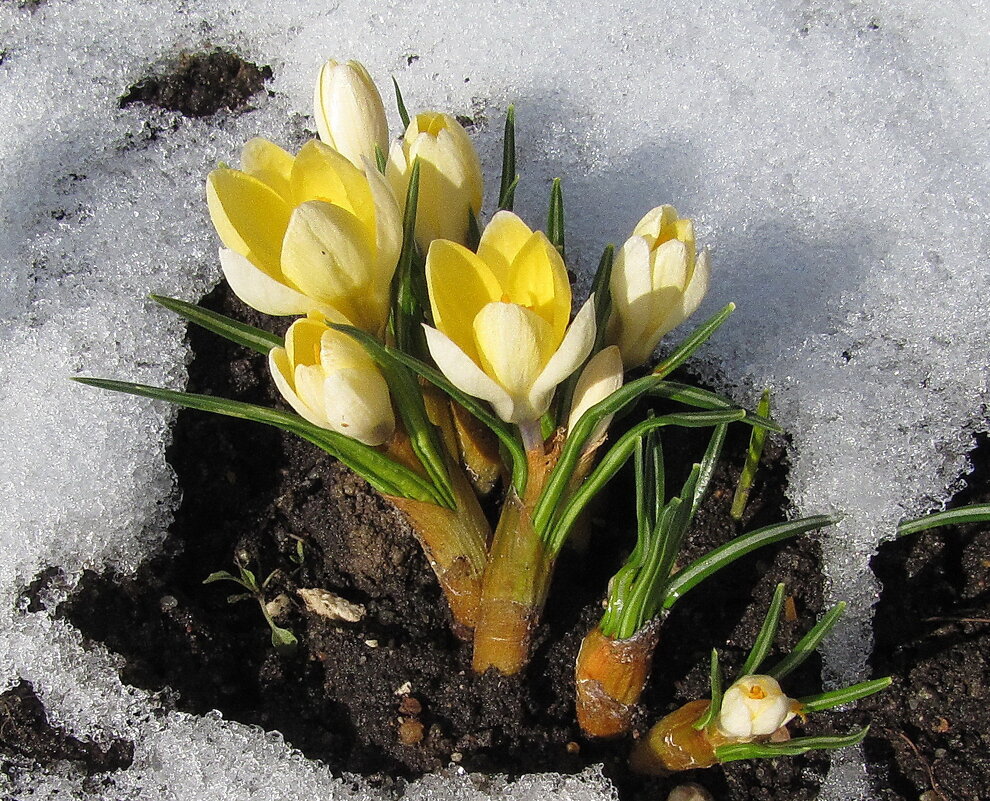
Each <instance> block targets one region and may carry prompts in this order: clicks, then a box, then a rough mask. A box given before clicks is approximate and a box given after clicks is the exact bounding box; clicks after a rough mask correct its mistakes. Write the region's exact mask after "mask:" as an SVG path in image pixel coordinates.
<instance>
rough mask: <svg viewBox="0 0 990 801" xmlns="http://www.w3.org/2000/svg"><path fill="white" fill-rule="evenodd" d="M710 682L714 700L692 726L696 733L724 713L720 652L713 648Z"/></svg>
mask: <svg viewBox="0 0 990 801" xmlns="http://www.w3.org/2000/svg"><path fill="white" fill-rule="evenodd" d="M708 682H709V684H710V686H711V693H712V700H711V703H710V704H708V709H706V710H705V711H704V713H703V714H702V715H701V716H700V717H699V718H698V719H697V720H696V721H695V722H694V723H693V724H692V726H693V728H694V729H695V730H696V731H701V730H702V729H704V728H707V727H708V726H711V725H712V724H713V723H714V722H715V718H717V717H718V713H719V712H721V711H722V671H721V670H719V667H718V651H716V650H715V649H714V648H712V660H711V666H710V667H709V669H708Z"/></svg>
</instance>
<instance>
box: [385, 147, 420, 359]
mask: <svg viewBox="0 0 990 801" xmlns="http://www.w3.org/2000/svg"><path fill="white" fill-rule="evenodd" d="M419 179H420V163H419V159H418V158H417V159H415V160H414V161H413V166H412V171H411V172H410V174H409V186H408V187H407V188H406V205H405V211H404V212H403V216H402V249H401V250H400V251H399V262H398V264H397V265H396V268H395V277H394V278H393V279H392V332H393V334H394V335H395V343H396V346H397V347H398V348H399V349H400V350H404V351H406V352H408V353H413V354H417V355H423V354H425V353H426V341H425V338H424V336H423V321H424V319H425V304H426V303H427V301H426V300H425V286H426V278H425V275H424V273H423V269H422V265H421V259H420V258H419V252H418V250H417V248H416V212H417V209H418V207H419Z"/></svg>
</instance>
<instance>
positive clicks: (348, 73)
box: [313, 59, 388, 170]
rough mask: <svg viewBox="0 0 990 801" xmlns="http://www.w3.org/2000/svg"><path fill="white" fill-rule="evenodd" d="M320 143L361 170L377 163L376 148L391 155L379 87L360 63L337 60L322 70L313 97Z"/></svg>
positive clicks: (330, 61) (328, 63)
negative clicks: (326, 145) (328, 146)
mask: <svg viewBox="0 0 990 801" xmlns="http://www.w3.org/2000/svg"><path fill="white" fill-rule="evenodd" d="M313 95H314V96H313V111H314V114H313V116H314V118H315V119H316V128H317V130H318V131H319V132H320V139H322V140H323V142H325V143H326V144H328V145H330V147H332V148H333V149H334V150H336V151H337V152H338V153H341V154H342V155H343V156H345V157H346V158H347V159H348V160H349V161H350V162H351V163H352V164H353V165H354V166H355V167H357V168H358V169H359V170H363V169H364V168H365V160H366V159H367V161H368V163H370V164H374V163H375V148H376V146H377V147H378V148H380V149H381V151H382V153H387V152H388V123H387V122H386V121H385V105H384V104H383V103H382V96H381V95H380V94H379V93H378V87H376V86H375V82H374V81H373V80H372V79H371V76H370V75H369V74H368V70H366V69H365V68H364V65H363V64H361V62H359V61H348V62H347V63H346V64H341V63H339V62H337V61H334V60H333V59H330V60H329V61H327V63H326V64H324V65H323V67H322V68H321V69H320V75H319V77H318V78H317V79H316V90H315V91H314V93H313Z"/></svg>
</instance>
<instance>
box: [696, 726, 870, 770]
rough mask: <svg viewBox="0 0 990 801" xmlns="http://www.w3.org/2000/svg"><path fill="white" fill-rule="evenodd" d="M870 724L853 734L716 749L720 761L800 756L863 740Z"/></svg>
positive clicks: (742, 744)
mask: <svg viewBox="0 0 990 801" xmlns="http://www.w3.org/2000/svg"><path fill="white" fill-rule="evenodd" d="M869 730H870V727H869V726H864V727H863V728H862V729H860V730H859V731H855V732H852V733H851V734H845V735H842V734H832V735H823V736H819V737H795V738H794V739H793V740H788V741H786V742H783V743H735V744H733V745H723V746H719V747H718V748H716V749H715V758H716V759H717V760H718V761H719V762H723V763H724V762H736V761H738V760H740V759H771V758H773V757H781V756H798V755H799V754H806V753H808V751H829V750H834V749H836V748H846V747H848V746H850V745H858V744H859V743H861V742H863V739H864V738H865V737H866V733H867V732H868V731H869Z"/></svg>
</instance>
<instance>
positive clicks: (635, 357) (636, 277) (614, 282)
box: [609, 236, 656, 368]
mask: <svg viewBox="0 0 990 801" xmlns="http://www.w3.org/2000/svg"><path fill="white" fill-rule="evenodd" d="M609 288H610V290H611V293H612V318H611V319H612V325H611V326H610V329H611V328H613V327H614V330H610V333H609V336H610V339H611V341H612V342H614V343H615V344H616V345H618V346H619V349H620V350H621V351H622V360H623V362H624V363H625V365H626V367H627V368H628V367H635V366H637V365H640V364H642V363H643V362H644V361H646V360H647V359H648V358H649V356H650V353H652V352H653V347H654V346H655V345H656V343H655V342H654V343H653V344H650V343H648V342H645V343H644V342H643V340H644V338H646V337H648V336H649V334H650V333H651V332H650V331H649V328H650V325H651V323H652V319H653V278H652V272H651V269H650V248H649V245H648V244H647V242H646V240H645V239H644V238H643V237H642V236H631V237H629V239H627V240H626V241H625V242H624V243H623V245H622V247H621V248H619V252H618V253H616V255H615V264H614V265H613V267H612V277H611V281H610V282H609ZM644 351H645V353H644Z"/></svg>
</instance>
